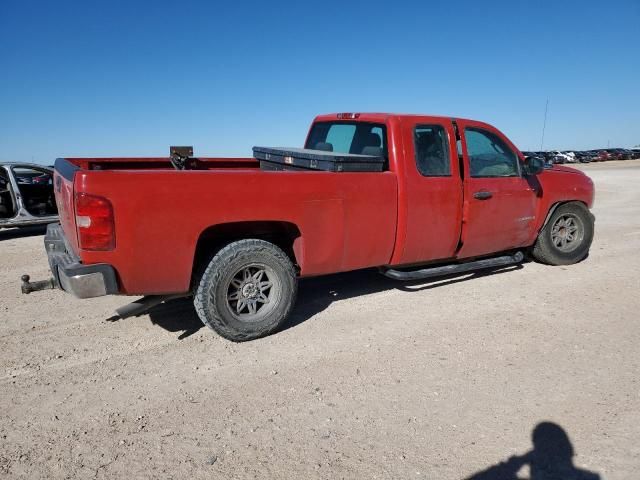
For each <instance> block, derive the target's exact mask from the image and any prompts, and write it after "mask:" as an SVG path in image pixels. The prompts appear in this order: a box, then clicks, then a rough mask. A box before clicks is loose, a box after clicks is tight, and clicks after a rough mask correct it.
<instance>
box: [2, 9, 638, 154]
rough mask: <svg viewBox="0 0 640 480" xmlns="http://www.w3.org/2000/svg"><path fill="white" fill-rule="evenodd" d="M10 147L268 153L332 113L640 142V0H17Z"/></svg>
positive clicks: (5, 73) (9, 32)
mask: <svg viewBox="0 0 640 480" xmlns="http://www.w3.org/2000/svg"><path fill="white" fill-rule="evenodd" d="M0 59H1V60H2V74H1V75H0V160H15V161H31V160H35V161H36V162H39V163H51V162H52V161H53V159H54V158H55V157H58V156H140V155H154V156H155V155H165V154H167V152H168V147H169V145H176V144H187V145H194V147H195V151H196V154H197V155H202V156H205V155H209V156H214V155H221V156H222V155H239V156H243V155H244V156H248V155H250V154H251V147H252V146H253V145H288V146H297V145H301V143H302V142H303V141H304V136H305V134H306V131H307V129H308V126H309V122H310V121H311V119H312V118H313V116H315V115H316V114H318V113H326V112H339V111H393V112H407V113H433V114H445V115H452V116H460V117H469V118H475V119H479V120H484V121H487V122H489V123H492V124H494V125H495V126H497V127H498V128H500V129H501V130H502V131H503V132H505V133H506V134H507V135H508V136H509V137H510V138H511V139H512V140H513V141H514V142H515V143H516V144H517V145H518V146H519V147H520V148H521V149H523V150H527V149H534V148H535V149H538V148H539V147H540V136H541V129H542V121H543V116H544V106H545V101H546V99H547V98H549V114H548V120H547V128H546V134H545V147H546V148H549V149H551V148H567V149H569V148H596V147H603V146H604V147H606V146H607V143H608V142H610V145H611V146H612V147H613V146H616V147H618V146H622V147H630V146H633V145H637V144H640V91H639V90H640V89H639V85H640V1H639V0H629V1H609V2H602V1H598V2H592V1H589V0H586V1H580V2H573V1H549V2H543V1H526V2H525V1H522V2H520V1H516V0H513V1H508V2H502V1H499V2H489V1H484V2H478V1H471V2H465V1H455V2H437V3H436V2H432V1H428V0H423V1H420V2H402V1H395V2H389V1H382V2H377V1H375V0H371V1H369V2H366V3H365V2H362V3H360V2H347V1H338V2H333V1H326V0H324V1H318V2H305V1H298V2H275V1H273V2H256V3H255V4H254V3H253V2H242V1H236V2H215V1H190V0H182V1H159V0H156V1H148V2H142V1H136V0H128V1H117V0H111V1H101V2H98V1H95V2H94V1H65V0H58V1H35V0H34V1H27V0H2V1H0Z"/></svg>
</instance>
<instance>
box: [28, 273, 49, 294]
mask: <svg viewBox="0 0 640 480" xmlns="http://www.w3.org/2000/svg"><path fill="white" fill-rule="evenodd" d="M20 279H21V280H22V293H24V294H25V295H26V294H29V293H31V292H37V291H39V290H51V289H53V288H56V281H55V280H54V279H53V278H50V279H49V280H38V281H35V282H30V281H29V280H31V277H30V276H29V275H22V277H20Z"/></svg>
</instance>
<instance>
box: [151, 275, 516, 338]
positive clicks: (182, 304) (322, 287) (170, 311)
mask: <svg viewBox="0 0 640 480" xmlns="http://www.w3.org/2000/svg"><path fill="white" fill-rule="evenodd" d="M522 268H523V266H522V264H518V265H511V266H508V267H501V268H493V269H485V270H478V271H476V272H468V273H464V274H457V275H448V276H442V277H438V278H434V279H429V280H416V281H408V282H400V281H397V280H391V279H389V278H386V277H384V276H382V275H380V273H378V271H377V270H375V269H369V270H358V271H355V272H347V273H337V274H334V275H327V276H323V277H316V278H308V279H303V280H301V281H300V286H299V288H298V299H297V302H296V306H295V308H294V310H293V313H292V315H291V317H290V318H289V320H288V322H287V323H286V324H285V325H284V326H283V328H282V329H281V330H280V331H284V330H288V329H290V328H294V327H296V326H298V325H300V324H301V323H304V322H306V321H307V320H309V319H311V318H312V317H314V316H315V315H317V314H318V313H320V312H322V311H324V310H326V309H327V308H329V306H330V305H331V304H332V303H333V302H336V301H341V300H348V299H350V298H354V297H360V296H363V295H371V294H374V293H379V292H384V291H388V290H393V289H396V290H401V291H403V292H419V291H423V290H430V289H432V288H438V287H442V286H445V285H451V284H454V283H459V282H470V281H473V280H476V279H479V278H482V277H487V276H490V275H496V274H498V273H507V272H511V271H515V270H520V269H522ZM390 308H392V307H390ZM147 313H148V315H149V318H150V320H151V323H153V324H154V325H158V326H159V327H161V328H164V329H165V330H167V331H170V332H182V333H180V335H179V336H178V339H179V340H182V339H184V338H187V337H189V336H191V335H193V334H194V333H196V332H197V331H198V330H200V329H201V328H203V327H204V325H203V324H202V322H201V321H200V319H199V318H198V315H197V314H196V312H195V310H194V308H193V301H192V299H191V298H180V299H177V300H171V301H169V302H165V303H162V304H160V305H157V306H155V307H153V308H151V309H150V310H149V311H148V312H147ZM275 335H277V333H276V334H275Z"/></svg>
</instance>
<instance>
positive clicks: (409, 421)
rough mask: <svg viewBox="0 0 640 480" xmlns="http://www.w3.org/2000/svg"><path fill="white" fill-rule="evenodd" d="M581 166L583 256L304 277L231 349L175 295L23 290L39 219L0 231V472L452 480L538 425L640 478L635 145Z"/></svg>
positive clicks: (549, 463)
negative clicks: (143, 304)
mask: <svg viewBox="0 0 640 480" xmlns="http://www.w3.org/2000/svg"><path fill="white" fill-rule="evenodd" d="M581 168H583V169H584V170H587V171H588V173H589V174H590V175H591V176H592V178H593V179H594V181H595V183H596V188H597V194H596V205H595V208H594V213H595V215H596V238H595V241H594V244H593V247H592V250H591V255H590V257H589V258H588V259H587V260H586V261H584V262H582V263H580V264H578V265H574V266H570V267H547V266H542V265H538V264H534V263H528V264H526V265H524V266H523V267H522V268H515V269H510V270H507V271H503V272H499V273H493V274H483V275H478V274H476V275H466V276H463V277H455V278H448V279H444V280H440V281H437V282H428V283H414V284H402V283H395V282H393V281H391V280H386V279H384V278H383V277H381V276H379V275H378V274H377V273H376V272H372V271H364V272H354V273H349V274H343V275H335V276H331V277H325V278H319V279H313V280H308V281H305V282H303V283H302V285H301V292H300V299H299V303H298V306H297V308H296V312H295V315H294V319H293V321H292V322H291V325H290V326H289V328H287V329H286V330H284V331H282V332H280V333H278V334H276V335H274V336H271V337H269V338H266V339H262V340H258V341H254V342H250V343H245V344H233V343H230V342H228V341H226V340H223V339H222V338H220V337H218V336H216V335H215V334H214V333H213V332H211V331H209V330H208V329H206V328H203V327H202V325H201V324H200V322H199V320H198V319H197V317H196V316H195V313H194V312H193V310H192V308H191V306H190V303H189V302H188V301H175V302H172V303H170V304H167V305H161V306H160V307H156V308H155V309H154V310H153V311H152V312H151V314H150V315H145V316H141V317H138V318H133V319H128V320H121V321H109V318H110V317H111V316H112V315H113V310H114V308H116V307H119V306H121V305H123V304H125V303H127V300H128V299H126V298H118V297H106V298H99V299H94V300H84V301H83V300H76V299H74V298H72V297H70V296H68V295H66V294H63V293H62V292H60V291H48V292H40V293H36V294H33V295H31V296H23V295H21V294H20V293H19V277H20V275H21V274H23V273H29V274H31V276H32V278H34V279H42V278H45V276H46V274H47V262H46V259H45V254H44V251H43V248H42V232H41V231H38V230H29V231H27V232H18V231H11V230H7V231H0V258H1V261H0V291H1V292H2V296H1V297H0V317H1V319H2V320H1V322H0V477H2V476H5V477H9V478H72V477H73V478H143V477H144V478H207V479H211V478H287V479H295V478H326V479H338V478H348V479H371V478H402V479H413V478H429V479H461V478H467V477H470V476H472V475H474V474H476V473H478V472H480V471H483V470H485V469H487V468H490V467H492V466H496V465H498V464H499V463H500V462H505V461H507V459H509V457H511V456H513V455H524V454H526V453H527V452H529V451H531V449H532V431H533V430H534V428H535V427H536V425H538V424H539V423H540V422H543V421H547V422H554V423H555V424H557V425H559V426H560V427H561V428H562V429H564V431H565V432H566V433H567V434H568V436H569V439H570V441H571V443H572V445H573V451H574V453H575V456H574V457H573V462H574V464H575V465H576V466H577V467H579V468H581V469H585V470H589V471H591V472H595V473H597V474H599V475H600V476H601V478H607V479H625V480H626V479H632V478H638V471H639V470H640V380H639V376H640V353H639V352H638V344H639V343H640V325H639V322H638V320H639V319H640V314H639V312H640V256H639V255H638V252H639V251H640V187H639V185H640V161H626V162H609V163H604V164H592V165H585V166H581ZM543 430H544V429H543ZM546 432H547V433H546V435H547V437H546V438H545V440H544V441H545V442H546V444H547V445H549V444H554V445H558V442H560V443H562V442H561V440H562V439H561V438H560V439H558V435H556V436H555V437H554V433H553V432H554V431H552V430H551V431H550V430H549V429H547V431H546ZM552 437H554V438H552ZM554 442H555V443H554ZM560 450H562V448H560V447H558V448H556V449H555V450H554V451H555V453H556V455H555V456H554V455H553V454H552V453H549V452H548V451H547V452H546V453H545V449H544V445H541V444H540V443H538V444H536V450H535V452H534V455H533V457H530V458H534V459H535V458H537V460H532V462H533V466H532V467H531V469H532V471H531V472H529V473H528V472H527V470H528V468H529V466H528V465H525V466H524V467H523V468H522V470H521V471H520V475H521V477H523V478H529V477H530V476H531V477H532V478H534V479H535V480H541V479H546V478H550V477H547V476H544V475H542V474H541V473H539V472H540V471H539V468H547V469H549V470H554V469H558V468H560V464H561V463H562V460H563V459H562V458H561V454H560V453H558V451H560ZM536 453H537V456H536ZM545 455H546V457H545ZM567 458H568V457H567ZM567 458H565V459H564V460H567ZM536 462H537V463H536ZM541 462H542V464H546V466H545V465H543V466H542V467H540V465H541ZM510 465H512V464H509V463H507V464H503V465H502V466H500V467H498V468H503V469H504V468H507V469H508V467H509V466H510ZM536 465H537V468H538V470H536ZM514 468H516V467H514ZM536 472H537V473H536ZM492 475H493V476H492ZM483 478H484V479H493V480H495V479H498V478H514V477H513V476H511V477H510V476H504V477H500V476H497V472H496V470H495V469H494V470H492V471H490V472H486V474H485V476H484V477H483ZM562 478H567V477H562ZM572 478H573V477H572ZM576 478H578V477H576ZM579 478H583V477H579ZM585 478H586V477H585ZM589 478H590V477H589Z"/></svg>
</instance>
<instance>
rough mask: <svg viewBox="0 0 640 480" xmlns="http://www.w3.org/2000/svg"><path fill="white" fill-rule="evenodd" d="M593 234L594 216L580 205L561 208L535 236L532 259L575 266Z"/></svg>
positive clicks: (589, 245) (566, 204) (585, 251)
mask: <svg viewBox="0 0 640 480" xmlns="http://www.w3.org/2000/svg"><path fill="white" fill-rule="evenodd" d="M574 227H575V229H574ZM593 232H594V228H593V215H591V212H589V209H588V208H587V207H586V206H585V205H584V204H583V203H580V202H571V203H565V204H563V205H560V206H559V207H558V208H556V209H555V211H554V212H553V214H552V215H551V218H550V219H549V221H548V222H547V224H546V225H545V227H544V228H543V229H542V230H541V231H540V233H539V234H538V239H537V240H536V243H535V245H534V246H533V251H532V254H533V258H535V259H536V260H537V261H538V262H541V263H546V264H547V265H571V264H574V263H578V262H579V261H581V260H583V259H584V258H585V257H586V256H587V255H588V254H589V248H590V247H591V242H592V241H593Z"/></svg>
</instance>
